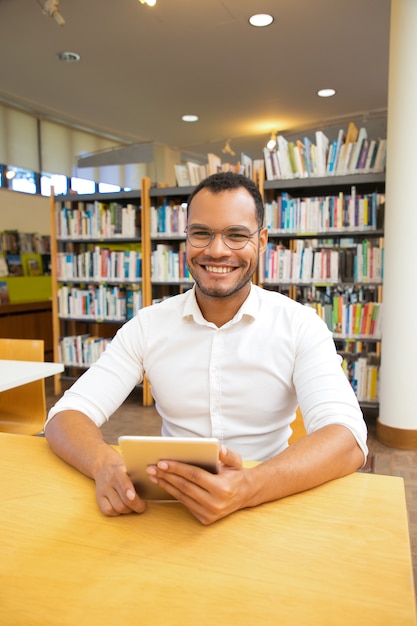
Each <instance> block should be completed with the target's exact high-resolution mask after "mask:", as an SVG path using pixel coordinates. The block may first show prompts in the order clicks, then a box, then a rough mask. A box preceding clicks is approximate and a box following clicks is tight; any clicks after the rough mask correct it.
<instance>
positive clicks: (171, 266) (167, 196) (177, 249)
mask: <svg viewBox="0 0 417 626" xmlns="http://www.w3.org/2000/svg"><path fill="white" fill-rule="evenodd" d="M192 190H193V187H179V188H178V187H156V188H153V189H151V190H150V200H151V206H150V208H149V214H150V233H149V234H150V244H151V247H150V255H151V256H150V266H151V276H150V282H151V289H152V302H157V301H160V300H162V299H164V298H167V297H170V296H172V295H175V294H177V293H182V292H183V291H185V290H187V289H189V288H190V287H191V286H192V285H193V280H192V277H191V275H190V273H189V271H188V269H187V267H186V264H185V233H184V230H185V227H186V218H187V215H186V200H187V198H188V196H189V195H190V193H191V192H192Z"/></svg>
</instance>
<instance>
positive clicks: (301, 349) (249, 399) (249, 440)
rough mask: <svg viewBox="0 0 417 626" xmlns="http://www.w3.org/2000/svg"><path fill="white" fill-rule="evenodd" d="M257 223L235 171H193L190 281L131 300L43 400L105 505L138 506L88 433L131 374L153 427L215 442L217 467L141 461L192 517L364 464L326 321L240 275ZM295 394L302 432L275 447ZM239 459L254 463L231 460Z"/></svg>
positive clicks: (209, 516) (253, 261) (361, 438)
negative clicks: (122, 317)
mask: <svg viewBox="0 0 417 626" xmlns="http://www.w3.org/2000/svg"><path fill="white" fill-rule="evenodd" d="M263 221H264V207H263V202H262V197H261V195H260V193H259V191H258V189H257V187H256V185H255V184H254V183H253V182H252V181H250V180H249V179H247V178H245V177H244V176H240V175H237V174H232V173H220V174H214V175H213V176H210V177H208V178H207V179H205V180H204V181H202V182H201V183H200V184H199V185H198V186H197V187H196V189H195V190H194V192H193V193H192V195H191V196H190V198H189V202H188V221H187V229H186V237H187V248H186V250H187V265H188V267H189V269H190V271H191V273H192V275H193V278H194V280H195V286H194V287H193V289H191V290H189V291H188V292H187V293H185V294H181V295H178V296H174V297H172V298H169V299H168V300H166V301H164V302H162V303H160V304H156V305H154V306H151V307H147V308H144V309H141V310H140V311H139V312H138V314H137V316H136V317H135V318H134V319H133V320H130V321H129V322H127V323H126V324H125V325H124V326H123V327H122V328H121V329H120V330H119V332H118V333H117V335H116V336H115V338H114V339H113V341H112V342H111V344H110V346H109V347H108V349H107V350H106V352H105V353H104V354H103V355H102V356H101V357H100V359H99V360H98V361H97V362H96V363H95V364H94V365H93V366H92V367H91V368H90V369H89V370H88V371H87V372H86V373H85V374H84V375H83V376H82V377H81V378H79V379H78V380H77V382H76V383H75V384H74V385H73V386H72V387H71V389H69V390H68V391H67V392H66V393H65V394H64V396H63V397H62V398H61V399H60V400H59V401H58V402H57V404H56V405H55V407H53V409H51V411H50V414H49V416H48V421H47V424H46V427H45V434H46V437H47V439H48V441H49V443H50V445H51V447H52V448H53V449H54V450H55V452H56V453H57V454H58V455H60V456H61V457H62V458H63V459H65V460H66V461H67V462H68V463H70V464H72V465H74V466H75V467H76V468H78V469H79V470H80V471H81V472H83V473H84V474H86V475H87V476H90V477H91V478H93V479H94V480H95V482H96V496H97V501H98V504H99V506H100V509H101V510H102V512H103V513H104V514H105V515H110V516H111V515H120V514H126V513H131V512H134V511H135V512H137V513H142V512H143V511H144V510H145V508H146V504H145V502H144V501H143V500H141V499H140V497H139V496H138V495H137V493H136V492H135V489H134V486H133V484H132V482H131V480H130V478H129V476H128V475H127V473H126V467H125V465H124V461H123V459H122V457H121V456H120V455H119V453H118V452H117V451H116V450H114V448H112V447H111V446H109V445H107V444H106V443H105V442H104V440H103V437H102V435H101V431H100V426H101V425H102V424H103V423H104V422H105V421H106V420H107V419H109V418H110V417H111V415H112V414H113V413H114V412H115V411H116V410H117V409H118V408H119V406H120V405H121V404H122V403H123V401H124V400H125V398H126V397H127V396H128V394H129V393H130V392H131V390H132V389H133V387H134V386H135V385H136V384H138V383H139V382H141V381H142V379H143V376H144V375H145V374H146V376H147V378H148V380H149V382H150V384H151V388H152V394H153V397H154V399H155V406H156V409H157V410H158V412H159V414H160V415H161V417H162V434H163V435H165V436H172V437H180V436H182V437H184V436H189V437H191V436H199V437H216V438H218V439H219V441H220V443H221V451H220V458H219V460H220V471H219V473H218V474H215V475H213V474H211V473H209V472H206V471H205V470H203V469H200V468H196V467H193V466H190V465H187V464H184V463H179V462H174V461H164V462H160V463H159V464H158V465H157V466H151V467H149V468H148V476H149V480H150V481H152V482H154V483H157V484H158V485H160V486H161V487H163V488H164V489H165V490H166V491H167V492H168V493H169V494H171V495H172V496H174V497H176V498H177V499H178V500H179V501H180V502H182V503H183V504H184V505H185V506H186V507H187V508H188V509H189V510H190V512H191V513H192V514H193V515H194V516H195V517H196V518H197V519H199V520H200V521H201V522H202V523H204V524H209V523H212V522H214V521H216V520H218V519H221V518H222V517H225V516H226V515H229V514H231V513H233V512H234V511H237V510H239V509H242V508H246V507H252V506H256V505H259V504H261V503H263V502H268V501H271V500H276V499H279V498H282V497H285V496H287V495H290V494H293V493H296V492H299V491H303V490H306V489H310V488H312V487H314V486H317V485H319V484H322V483H323V482H326V481H328V480H332V479H334V478H338V477H341V476H344V475H346V474H348V473H351V472H353V471H355V470H357V469H358V468H359V467H360V466H361V465H362V464H363V463H364V462H365V460H366V455H367V447H366V426H365V423H364V420H363V417H362V414H361V411H360V408H359V405H358V402H357V400H356V397H355V395H354V393H353V390H352V388H351V387H350V384H349V382H348V380H347V378H346V377H345V375H344V373H343V371H342V369H341V366H340V357H339V356H338V355H337V353H336V350H335V346H334V342H333V339H332V335H331V333H330V331H329V330H328V329H327V326H326V325H325V323H324V322H323V321H322V320H321V319H320V318H319V317H318V316H317V315H316V313H315V312H314V310H313V309H311V308H308V307H304V306H302V305H301V304H299V303H297V302H294V301H293V300H291V299H289V298H287V297H286V296H284V295H281V294H278V293H274V292H270V291H267V290H263V289H261V288H259V287H257V286H255V285H253V284H252V276H253V274H254V272H255V270H256V267H257V264H258V261H259V256H260V255H261V254H262V253H263V252H264V250H265V248H266V244H267V238H268V237H267V229H266V228H265V227H264V226H263ZM298 405H299V406H300V408H301V411H302V414H303V418H304V422H305V427H306V430H307V433H308V434H307V436H306V437H304V438H303V439H301V440H299V441H298V442H297V443H295V444H293V445H291V446H288V439H289V437H290V435H291V426H290V425H291V422H292V421H293V420H294V418H295V411H296V408H297V406H298ZM242 458H243V459H247V460H254V461H260V463H259V464H258V465H256V466H255V467H252V468H250V469H249V468H245V467H243V464H242Z"/></svg>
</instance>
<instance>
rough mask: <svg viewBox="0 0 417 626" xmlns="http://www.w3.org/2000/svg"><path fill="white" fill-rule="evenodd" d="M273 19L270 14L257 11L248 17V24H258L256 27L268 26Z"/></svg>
mask: <svg viewBox="0 0 417 626" xmlns="http://www.w3.org/2000/svg"><path fill="white" fill-rule="evenodd" d="M273 21H274V18H273V17H272V15H268V14H267V13H257V14H256V15H252V16H251V17H250V18H249V24H250V25H251V26H258V28H262V27H263V26H269V25H270V24H272V22H273Z"/></svg>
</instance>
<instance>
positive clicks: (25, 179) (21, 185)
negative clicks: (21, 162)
mask: <svg viewBox="0 0 417 626" xmlns="http://www.w3.org/2000/svg"><path fill="white" fill-rule="evenodd" d="M5 176H6V181H7V187H8V188H9V189H13V191H23V192H24V193H33V194H36V193H37V192H38V189H37V185H36V174H35V172H32V171H31V170H24V169H22V168H20V167H12V166H10V165H8V166H7V167H6V174H5Z"/></svg>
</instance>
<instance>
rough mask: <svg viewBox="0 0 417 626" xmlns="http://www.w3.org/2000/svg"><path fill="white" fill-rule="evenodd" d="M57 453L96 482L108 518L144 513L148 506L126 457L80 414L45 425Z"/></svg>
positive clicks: (66, 414) (63, 414) (60, 415)
mask: <svg viewBox="0 0 417 626" xmlns="http://www.w3.org/2000/svg"><path fill="white" fill-rule="evenodd" d="M45 437H46V439H47V440H48V443H49V445H50V446H51V448H52V450H54V452H55V454H57V455H58V456H60V457H61V458H62V459H64V460H65V461H66V462H67V463H69V464H70V465H72V466H73V467H75V468H77V469H78V470H79V471H80V472H82V473H83V474H85V475H86V476H88V477H89V478H92V479H93V480H94V481H95V483H96V497H97V502H98V505H99V507H100V510H101V511H102V513H104V515H108V516H116V515H126V514H127V513H133V512H135V513H143V511H144V510H145V509H146V503H145V502H144V501H143V500H141V499H140V498H139V496H138V495H137V493H136V491H135V488H134V486H133V483H132V481H131V480H130V478H129V476H128V474H127V472H126V466H125V464H124V460H123V457H122V456H121V455H120V454H119V452H117V450H115V449H114V448H113V447H112V446H110V445H109V444H107V443H106V442H105V441H104V439H103V435H102V433H101V431H100V429H99V428H98V427H97V426H96V425H95V424H94V422H93V421H92V420H90V419H89V418H88V417H87V416H86V415H84V414H83V413H80V412H79V411H61V412H60V413H58V414H57V415H55V417H53V418H52V419H51V420H50V421H49V422H48V423H47V424H46V426H45Z"/></svg>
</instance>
